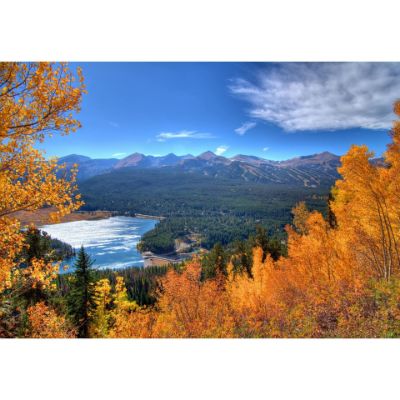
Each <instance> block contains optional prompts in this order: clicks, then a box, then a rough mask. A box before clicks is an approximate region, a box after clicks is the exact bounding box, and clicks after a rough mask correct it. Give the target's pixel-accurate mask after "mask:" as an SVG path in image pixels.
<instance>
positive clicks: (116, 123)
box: [108, 121, 119, 128]
mask: <svg viewBox="0 0 400 400" xmlns="http://www.w3.org/2000/svg"><path fill="white" fill-rule="evenodd" d="M108 124H109V125H110V126H112V127H113V128H119V123H118V122H114V121H108Z"/></svg>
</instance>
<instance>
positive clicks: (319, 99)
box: [230, 63, 400, 131]
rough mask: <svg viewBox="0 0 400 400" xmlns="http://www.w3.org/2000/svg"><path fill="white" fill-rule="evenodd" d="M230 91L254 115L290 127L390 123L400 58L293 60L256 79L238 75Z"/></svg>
mask: <svg viewBox="0 0 400 400" xmlns="http://www.w3.org/2000/svg"><path fill="white" fill-rule="evenodd" d="M230 89H231V91H232V92H233V93H234V94H236V95H238V96H240V97H241V98H243V99H245V100H247V101H248V102H249V103H250V105H251V108H250V110H249V114H250V116H251V117H253V118H258V119H260V120H264V121H269V122H273V123H275V124H277V125H279V126H280V127H282V128H283V129H285V130H287V131H304V130H318V129H319V130H335V129H348V128H367V129H388V128H389V127H390V126H391V124H392V120H393V119H394V115H393V114H392V105H393V102H394V101H395V100H396V99H397V98H399V97H400V63H288V64H279V65H278V66H273V67H269V69H266V70H265V71H264V72H262V73H260V75H259V76H258V79H257V81H256V82H250V81H247V80H244V79H236V80H234V81H233V83H232V85H231V86H230Z"/></svg>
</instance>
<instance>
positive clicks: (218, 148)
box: [215, 146, 229, 156]
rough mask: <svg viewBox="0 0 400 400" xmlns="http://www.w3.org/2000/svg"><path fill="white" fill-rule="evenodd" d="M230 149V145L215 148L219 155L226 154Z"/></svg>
mask: <svg viewBox="0 0 400 400" xmlns="http://www.w3.org/2000/svg"><path fill="white" fill-rule="evenodd" d="M228 149H229V146H218V147H217V148H216V149H215V154H216V155H217V156H221V155H222V154H224V153H225V152H226V151H227V150H228Z"/></svg>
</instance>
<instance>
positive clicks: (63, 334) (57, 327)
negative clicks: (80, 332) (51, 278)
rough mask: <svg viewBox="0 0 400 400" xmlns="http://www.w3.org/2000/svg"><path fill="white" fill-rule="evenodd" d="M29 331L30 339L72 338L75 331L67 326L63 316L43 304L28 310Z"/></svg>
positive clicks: (37, 304) (40, 303)
mask: <svg viewBox="0 0 400 400" xmlns="http://www.w3.org/2000/svg"><path fill="white" fill-rule="evenodd" d="M28 321H29V330H28V332H27V336H28V337H31V338H73V337H75V331H74V330H73V329H71V328H70V327H69V326H68V323H67V322H66V320H65V318H64V317H63V316H59V315H57V313H56V312H55V311H54V310H53V309H51V308H49V307H48V306H46V304H45V303H44V302H39V303H36V304H35V305H33V306H31V307H29V308H28Z"/></svg>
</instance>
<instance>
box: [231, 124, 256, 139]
mask: <svg viewBox="0 0 400 400" xmlns="http://www.w3.org/2000/svg"><path fill="white" fill-rule="evenodd" d="M256 125H257V123H256V122H245V123H244V124H242V125H241V126H239V128H236V129H235V132H236V133H237V134H238V135H241V136H243V135H244V134H245V133H246V132H247V131H248V130H250V129H252V128H254V127H255V126H256Z"/></svg>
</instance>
